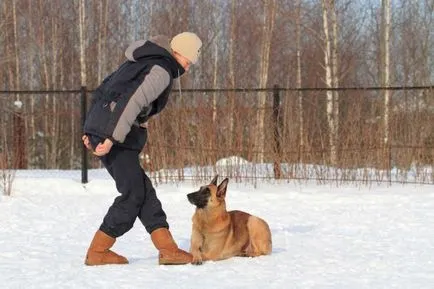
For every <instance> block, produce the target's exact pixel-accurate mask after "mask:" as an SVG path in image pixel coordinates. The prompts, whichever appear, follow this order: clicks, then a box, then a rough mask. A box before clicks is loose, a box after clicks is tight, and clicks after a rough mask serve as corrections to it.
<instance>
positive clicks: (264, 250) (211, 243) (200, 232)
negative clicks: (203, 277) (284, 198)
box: [187, 176, 272, 265]
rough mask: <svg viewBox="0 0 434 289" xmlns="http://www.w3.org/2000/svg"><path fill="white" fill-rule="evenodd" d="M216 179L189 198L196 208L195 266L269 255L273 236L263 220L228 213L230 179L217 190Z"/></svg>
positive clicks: (194, 227)
mask: <svg viewBox="0 0 434 289" xmlns="http://www.w3.org/2000/svg"><path fill="white" fill-rule="evenodd" d="M217 178H218V176H216V177H215V178H214V179H213V180H212V181H211V183H210V184H209V185H208V186H203V187H201V189H200V190H199V191H197V192H193V193H191V194H188V195H187V197H188V199H189V201H190V202H191V203H192V204H193V205H196V211H195V213H194V215H193V219H192V220H193V229H192V234H191V247H190V253H191V254H192V255H193V262H192V263H193V264H197V265H198V264H202V262H203V261H207V260H213V261H216V260H223V259H227V258H230V257H233V256H245V257H256V256H260V255H269V254H271V250H272V241H271V232H270V228H269V226H268V224H267V223H266V222H265V221H264V220H262V219H261V218H258V217H255V216H252V215H250V214H248V213H245V212H242V211H229V212H228V211H226V202H225V197H226V189H227V184H228V181H229V180H228V179H227V178H226V179H225V180H223V181H222V183H221V184H220V185H219V186H217Z"/></svg>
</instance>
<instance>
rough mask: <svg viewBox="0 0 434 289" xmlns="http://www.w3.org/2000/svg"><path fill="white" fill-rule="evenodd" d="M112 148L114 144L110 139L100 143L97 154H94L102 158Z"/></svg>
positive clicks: (96, 149) (96, 150)
mask: <svg viewBox="0 0 434 289" xmlns="http://www.w3.org/2000/svg"><path fill="white" fill-rule="evenodd" d="M112 146H113V142H112V141H111V140H109V139H108V138H106V139H105V140H104V142H103V143H99V144H98V145H97V146H96V148H95V152H94V153H93V154H94V155H97V156H99V157H102V156H103V155H106V154H108V152H109V151H110V149H111V148H112Z"/></svg>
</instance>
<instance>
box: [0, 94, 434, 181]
mask: <svg viewBox="0 0 434 289" xmlns="http://www.w3.org/2000/svg"><path fill="white" fill-rule="evenodd" d="M385 91H389V92H390V103H389V106H388V107H386V105H385V102H384V92H385ZM91 93H92V91H89V90H88V89H87V88H86V87H82V88H81V89H79V90H53V91H0V102H2V103H1V107H3V113H2V115H1V116H0V118H1V120H2V124H3V130H2V142H1V147H2V153H1V158H2V159H3V160H4V161H3V162H2V163H4V164H7V166H9V167H11V168H16V169H34V168H38V169H81V171H82V182H83V183H86V182H88V169H89V168H96V167H98V166H99V164H98V161H97V160H96V159H95V158H93V157H92V156H90V155H89V154H88V152H87V151H86V150H85V149H84V147H83V145H82V143H81V134H82V126H83V123H84V117H85V115H86V111H87V108H88V103H89V98H90V94H91ZM330 107H333V109H332V110H330ZM386 115H387V118H386ZM333 118H334V120H335V122H333ZM333 123H334V125H337V126H338V128H337V129H336V130H334V129H333ZM433 123H434V86H420V87H387V88H385V87H350V88H336V89H326V88H300V89H297V88H281V87H279V86H277V85H276V86H274V87H273V88H261V89H255V88H253V89H250V88H237V89H193V90H187V89H185V90H182V91H181V93H180V92H179V91H177V90H174V91H173V92H172V96H171V101H170V102H169V105H168V106H167V108H166V109H165V111H164V112H163V113H161V114H160V115H159V116H158V117H156V118H155V120H152V122H151V124H150V126H151V128H150V130H149V143H148V145H147V146H146V147H145V149H144V151H143V155H144V157H143V166H144V167H145V169H146V170H148V171H149V172H150V173H151V174H152V176H153V177H154V178H155V180H156V181H160V182H164V181H170V180H185V179H189V178H191V179H197V180H202V179H204V178H208V176H209V175H210V174H212V172H217V171H219V170H220V171H221V172H220V173H222V174H224V175H228V176H231V177H234V178H236V179H238V180H243V179H246V180H247V179H255V180H256V179H287V180H308V179H315V180H317V181H320V182H326V181H336V182H347V181H352V182H364V183H370V182H414V183H425V184H433V183H434V177H433V171H432V167H433V162H434V161H433V157H434V151H433V149H434V125H433ZM386 126H387V127H386ZM385 135H387V136H388V138H389V139H388V140H387V141H385V139H384V138H385ZM332 139H334V140H335V141H334V143H333V141H331V140H332ZM221 160H226V161H225V163H226V165H222V164H221V163H222V162H221ZM228 160H231V161H230V162H229V163H230V164H228ZM253 164H255V165H253ZM258 164H263V165H262V166H259V167H260V168H261V169H258V166H257V165H258ZM223 167H224V168H223ZM204 168H207V169H204ZM261 170H263V171H261ZM210 171H211V172H210Z"/></svg>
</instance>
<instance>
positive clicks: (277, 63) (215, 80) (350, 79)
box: [0, 0, 434, 167]
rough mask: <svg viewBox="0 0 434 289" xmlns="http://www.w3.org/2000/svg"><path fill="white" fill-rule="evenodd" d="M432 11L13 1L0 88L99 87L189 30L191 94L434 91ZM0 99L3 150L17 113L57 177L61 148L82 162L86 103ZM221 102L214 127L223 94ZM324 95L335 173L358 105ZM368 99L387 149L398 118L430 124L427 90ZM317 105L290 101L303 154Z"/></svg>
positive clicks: (429, 4)
mask: <svg viewBox="0 0 434 289" xmlns="http://www.w3.org/2000/svg"><path fill="white" fill-rule="evenodd" d="M433 11H434V0H419V1H413V0H396V1H393V3H392V1H390V0H382V1H376V0H366V1H354V0H296V1H288V0H261V1H249V0H221V1H196V0H179V1H171V0H149V1H139V0H126V1H116V0H98V1H96V0H73V1H71V0H50V1H44V0H3V1H1V3H0V64H1V65H2V68H3V69H1V70H0V90H20V89H21V90H23V89H25V90H58V89H77V88H79V87H80V86H86V87H88V88H89V89H92V88H95V87H96V86H97V85H98V83H100V82H101V80H102V79H103V78H104V77H105V75H107V74H108V73H109V72H111V71H112V70H113V69H115V68H116V67H117V66H118V65H119V64H120V63H122V62H123V61H124V56H123V52H124V50H125V48H126V47H127V46H128V44H129V43H131V42H132V41H134V40H136V39H146V38H148V37H150V36H151V35H156V34H166V35H169V36H173V35H175V34H177V33H179V32H182V31H186V30H189V31H194V32H196V33H197V34H198V35H199V36H200V37H201V38H202V39H203V40H204V48H203V52H202V55H201V58H200V61H199V63H198V64H197V65H196V66H195V67H194V68H193V69H192V71H191V73H189V74H188V75H187V76H186V77H183V78H182V81H181V86H182V88H237V87H272V86H273V85H274V84H279V85H281V86H286V87H299V88H301V87H324V88H338V87H347V86H395V85H398V86H424V85H430V84H431V83H433V80H434V71H433V67H434V63H433V62H434V48H433V47H434V45H433V44H434V33H433V31H434V29H433V27H434V25H433V24H434V23H433V21H434V13H433ZM0 97H1V98H0V102H1V106H0V107H1V108H0V109H2V110H3V112H4V113H2V114H0V119H1V121H2V124H3V123H5V124H6V125H2V128H1V129H2V136H3V141H2V142H3V146H6V145H7V140H8V139H9V138H11V137H12V138H13V131H11V130H10V128H11V126H12V119H13V118H12V117H11V114H10V113H11V112H17V111H18V112H19V113H22V114H23V115H24V116H25V119H26V121H25V131H26V133H27V134H28V142H29V143H30V145H29V146H28V147H29V149H28V150H29V151H28V154H29V156H30V158H31V161H32V162H34V163H38V164H39V165H38V166H40V165H41V164H42V163H44V164H45V165H46V166H47V167H56V166H57V165H56V164H58V162H59V158H60V157H61V154H65V152H64V151H63V150H69V152H68V154H69V155H70V156H75V155H78V149H79V145H80V139H79V137H77V136H78V134H79V132H80V129H81V127H80V123H79V103H78V96H72V95H71V96H69V97H65V96H62V97H60V96H59V97H53V96H52V95H49V94H47V95H30V96H22V95H20V94H16V95H14V96H13V101H12V98H11V96H10V95H9V96H5V95H1V96H0ZM183 97H184V98H185V97H187V96H183V95H182V94H181V95H179V96H177V97H176V98H174V100H173V101H174V102H175V104H178V105H180V104H185V103H186V102H185V101H184V100H183ZM211 97H212V107H213V109H212V110H213V113H212V119H213V120H214V121H216V120H217V119H218V118H219V117H220V116H219V115H218V111H219V110H218V109H217V108H218V106H219V105H221V104H222V101H221V98H222V96H221V95H219V94H217V93H215V94H213V95H212V96H211ZM324 97H325V99H324V101H320V102H317V103H316V104H315V105H320V106H321V107H323V108H324V113H323V114H322V115H324V116H325V118H324V121H326V123H327V129H326V131H327V134H326V138H327V141H326V143H327V147H328V149H329V150H330V151H329V161H330V163H331V164H336V163H338V159H339V154H338V149H339V146H340V145H341V140H342V130H343V129H342V120H343V119H345V118H344V116H345V115H346V113H348V107H349V105H350V104H348V100H346V99H345V98H343V96H342V95H341V93H340V92H339V91H337V90H333V91H331V90H330V91H327V92H324ZM364 97H367V98H372V101H371V104H366V105H365V107H364V108H362V109H365V110H381V112H379V111H371V113H370V114H369V115H370V116H372V117H381V120H376V121H377V122H378V121H379V122H381V126H379V128H380V130H382V131H383V133H382V143H383V145H384V146H385V147H388V146H389V145H390V143H391V142H393V136H392V135H390V132H391V127H392V124H391V119H392V116H391V114H392V112H393V110H396V109H409V108H411V109H414V111H416V112H418V113H419V112H421V111H425V113H428V114H429V113H431V114H432V111H433V106H434V103H433V102H434V101H433V96H432V93H431V92H429V91H407V90H406V91H403V92H402V93H396V94H393V95H392V94H391V92H390V91H388V90H385V91H383V92H375V93H372V92H366V93H365V94H364ZM270 100H271V99H270V98H269V96H268V95H267V93H265V92H259V93H257V94H256V95H255V96H254V97H250V98H248V99H246V101H247V102H248V105H251V106H252V107H255V108H257V109H256V110H255V115H254V116H249V117H250V118H249V122H250V123H249V124H251V125H254V126H255V129H252V130H251V134H250V136H252V137H253V139H254V141H255V143H254V145H253V146H254V147H255V151H258V153H257V154H255V158H256V161H258V162H263V161H267V159H266V153H265V152H266V143H267V134H266V133H264V131H266V130H267V129H269V128H267V115H266V109H265V108H266V107H267V106H269V104H270V103H271V102H270ZM17 101H18V102H19V103H22V106H20V105H16V104H17ZM236 101H237V96H236V95H235V93H234V92H228V97H227V102H225V103H224V105H225V106H227V109H226V110H225V116H224V117H225V118H226V119H227V120H228V123H229V125H228V126H227V130H228V131H229V137H228V136H225V138H227V139H228V140H227V145H228V146H229V147H231V146H232V145H233V144H234V143H235V142H236V141H235V140H236V137H237V132H236V125H237V121H240V120H239V119H238V120H237V118H238V117H239V116H237V114H238V113H239V111H236V107H237V104H236ZM312 101H315V100H312V99H311V98H309V96H307V95H306V94H303V92H301V91H300V92H298V94H297V97H285V98H284V100H283V103H282V106H283V114H284V115H285V116H288V115H289V113H291V118H292V117H294V118H295V119H296V120H297V121H296V124H297V125H296V127H294V130H295V135H296V139H297V144H298V146H299V147H300V148H301V150H304V149H309V147H311V146H312V145H311V144H312V143H313V142H315V141H313V140H312V139H311V138H312V135H310V133H309V131H308V126H307V124H306V122H307V119H308V115H309V114H310V113H312V112H311V111H310V108H309V107H313V106H312V105H313V104H312ZM374 102H375V103H376V105H372V103H374ZM368 103H369V102H368ZM380 104H381V105H380ZM294 107H295V108H296V109H294ZM426 111H428V112H426ZM321 117H322V116H319V117H318V118H321ZM287 119H289V117H287ZM428 119H429V118H428ZM366 121H372V120H371V119H367V120H366ZM245 125H247V124H245ZM290 131H291V135H294V131H292V129H291V130H289V129H288V130H287V131H286V132H285V131H284V132H283V134H284V135H285V133H286V134H288V133H289V132H290ZM432 131H433V128H432V125H431V127H428V128H425V129H421V130H418V135H417V137H418V138H419V140H420V141H423V140H424V139H426V138H428V137H429V136H430V134H434V132H432ZM62 132H72V133H69V134H68V135H67V136H65V135H64V134H63V133H62ZM225 135H227V133H225ZM322 137H324V136H322ZM395 139H396V137H395ZM65 143H67V144H69V145H68V146H66V147H65V146H63V145H64V144H65ZM321 143H322V144H321V145H322V146H324V142H323V141H322V140H321ZM413 143H414V142H413ZM211 146H212V144H211V143H209V147H211ZM39 147H42V148H39ZM41 149H42V150H43V153H42V154H41ZM299 161H303V160H302V159H299ZM76 163H77V160H76V159H75V158H72V157H71V158H70V159H69V165H70V166H71V167H73V166H74V165H76Z"/></svg>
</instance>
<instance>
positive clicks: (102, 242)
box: [84, 230, 128, 266]
mask: <svg viewBox="0 0 434 289" xmlns="http://www.w3.org/2000/svg"><path fill="white" fill-rule="evenodd" d="M115 241H116V239H115V238H112V237H110V236H109V235H107V234H106V233H104V232H103V231H101V230H98V231H97V232H96V233H95V236H94V237H93V240H92V243H91V244H90V247H89V250H88V251H87V254H86V260H85V261H84V264H86V265H88V266H93V265H107V264H128V260H127V259H126V258H125V257H123V256H120V255H118V254H116V253H115V252H113V251H111V250H109V249H110V248H111V247H112V246H113V244H114V243H115Z"/></svg>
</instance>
